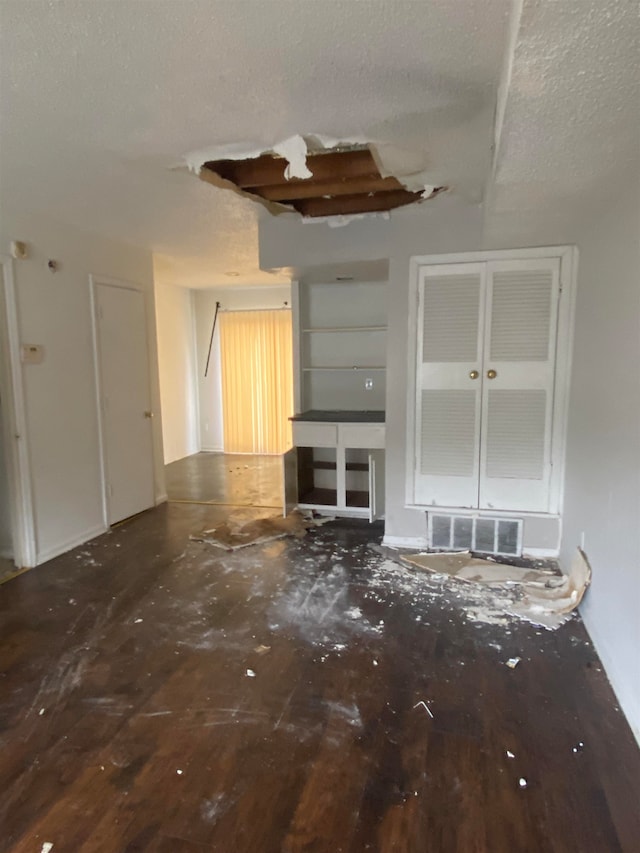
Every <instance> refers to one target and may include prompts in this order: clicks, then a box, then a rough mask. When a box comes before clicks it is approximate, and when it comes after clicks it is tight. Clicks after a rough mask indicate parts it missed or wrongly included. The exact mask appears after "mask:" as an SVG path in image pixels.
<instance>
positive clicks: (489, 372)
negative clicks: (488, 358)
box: [487, 370, 498, 379]
mask: <svg viewBox="0 0 640 853" xmlns="http://www.w3.org/2000/svg"><path fill="white" fill-rule="evenodd" d="M497 375H498V374H497V373H496V371H495V370H487V379H495V378H496V376H497Z"/></svg>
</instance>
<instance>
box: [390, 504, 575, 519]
mask: <svg viewBox="0 0 640 853" xmlns="http://www.w3.org/2000/svg"><path fill="white" fill-rule="evenodd" d="M406 508H407V509H415V510H418V511H419V512H425V513H435V514H436V515H438V513H440V514H442V515H470V516H477V517H478V518H548V519H550V520H556V521H559V520H560V515H559V514H558V513H555V512H521V511H519V510H511V509H473V508H471V509H470V508H469V507H459V506H435V505H434V504H428V505H418V504H410V505H409V506H407V507H406Z"/></svg>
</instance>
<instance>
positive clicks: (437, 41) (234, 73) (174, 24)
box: [0, 0, 509, 286]
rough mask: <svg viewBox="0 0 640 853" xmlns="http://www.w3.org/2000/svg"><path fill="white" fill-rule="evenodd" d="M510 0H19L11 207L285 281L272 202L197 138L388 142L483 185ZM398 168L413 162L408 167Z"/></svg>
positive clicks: (450, 181)
mask: <svg viewBox="0 0 640 853" xmlns="http://www.w3.org/2000/svg"><path fill="white" fill-rule="evenodd" d="M508 8H509V2H508V0H455V2H451V0H428V2H425V0H360V2H357V3H354V2H353V0H331V3H329V4H328V3H322V2H318V3H311V2H300V0H269V3H265V2H264V0H242V2H239V1H238V0H164V2H138V0H118V2H110V0H92V1H91V2H83V0H65V2H59V3H58V2H56V3H51V2H48V0H29V2H28V3H25V2H22V0H3V2H2V3H0V16H1V20H0V40H1V41H0V74H1V78H2V87H1V90H0V114H1V116H2V151H1V156H0V181H1V185H0V189H1V191H2V204H3V205H7V206H9V205H16V206H18V207H20V208H22V209H27V210H30V209H34V210H37V211H39V212H41V213H44V214H49V215H51V216H54V217H56V218H58V219H61V220H62V221H66V222H69V223H71V224H75V225H77V226H79V227H82V228H85V229H90V230H95V231H98V232H100V233H103V234H105V235H107V236H110V237H112V238H114V239H121V240H127V241H129V242H132V243H135V244H138V245H143V246H149V247H150V248H152V249H153V250H154V252H156V253H158V254H159V255H161V256H162V258H163V259H164V260H163V263H162V266H163V267H165V268H166V269H170V270H171V273H170V274H171V275H172V276H175V278H176V281H178V282H179V283H183V284H190V285H192V286H207V285H213V284H216V283H218V282H222V281H224V282H226V281H227V278H226V277H225V275H224V274H225V272H226V271H228V270H236V271H239V272H240V273H241V275H240V276H239V277H238V279H237V280H238V282H244V283H257V282H259V281H268V282H269V283H273V277H272V276H266V275H265V274H264V273H260V272H259V271H258V269H257V248H256V247H257V227H258V222H259V219H260V217H261V216H262V215H266V214H264V213H263V212H262V211H259V210H257V209H256V207H255V205H253V204H252V203H251V202H249V201H246V200H244V199H240V198H237V197H234V196H233V194H231V193H225V192H223V191H222V190H220V191H217V190H214V189H212V188H211V187H210V186H207V185H205V184H203V183H202V182H199V181H194V180H193V177H192V176H191V175H189V173H188V171H187V170H186V169H182V170H181V169H176V168H175V167H176V166H177V165H178V164H180V163H181V162H182V163H183V162H184V156H185V154H186V153H187V152H193V151H198V150H202V149H205V148H208V147H216V146H228V145H231V144H233V143H235V142H238V141H243V140H249V141H251V142H252V144H253V145H254V146H255V149H257V150H265V149H271V148H273V146H274V145H277V144H278V143H279V142H280V141H282V140H286V139H288V138H290V137H292V136H295V135H296V134H300V135H303V136H305V137H308V136H309V135H313V134H317V133H320V134H322V138H323V139H326V140H331V139H334V140H340V139H345V138H348V139H361V140H368V139H376V140H379V141H380V142H381V143H384V145H385V147H386V148H387V149H388V152H389V156H392V155H393V156H395V153H394V152H400V154H399V155H398V156H399V157H400V159H401V160H405V159H406V156H407V155H406V152H407V151H409V152H411V156H412V157H413V158H414V162H413V163H412V164H411V171H416V169H418V170H426V174H425V175H424V176H423V178H422V179H421V182H420V184H421V188H422V185H424V184H430V185H433V186H440V185H442V184H447V185H451V186H455V187H456V191H457V192H458V193H460V194H461V195H463V196H465V197H467V196H468V197H469V198H474V199H477V198H479V197H480V195H481V193H482V187H483V183H484V178H485V173H486V168H487V163H488V160H489V156H490V148H491V141H492V132H493V104H494V100H495V90H496V87H497V84H498V78H499V72H500V67H501V62H502V41H503V33H504V30H505V26H506V16H507V12H508ZM394 171H397V170H395V169H394Z"/></svg>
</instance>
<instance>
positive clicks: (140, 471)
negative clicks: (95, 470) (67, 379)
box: [91, 278, 155, 525]
mask: <svg viewBox="0 0 640 853" xmlns="http://www.w3.org/2000/svg"><path fill="white" fill-rule="evenodd" d="M91 283H92V292H93V306H94V333H95V354H96V380H97V388H98V407H99V423H100V439H101V446H102V469H103V470H102V473H103V484H104V513H105V523H106V524H107V525H112V524H115V523H116V522H118V521H122V519H124V518H129V517H130V516H132V515H136V514H137V513H139V512H142V511H143V510H145V509H149V508H150V507H152V506H153V505H154V503H155V500H154V456H153V433H152V428H151V418H152V417H153V412H152V410H151V391H150V374H149V355H148V347H147V322H146V312H145V297H144V293H143V292H142V291H141V290H139V289H137V288H136V287H134V286H133V285H126V284H122V283H118V282H111V281H104V280H100V279H95V278H92V280H91Z"/></svg>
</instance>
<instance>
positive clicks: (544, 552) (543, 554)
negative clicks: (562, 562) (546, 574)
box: [522, 547, 560, 560]
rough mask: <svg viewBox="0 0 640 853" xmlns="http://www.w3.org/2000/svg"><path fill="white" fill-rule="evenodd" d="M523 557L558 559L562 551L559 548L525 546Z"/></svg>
mask: <svg viewBox="0 0 640 853" xmlns="http://www.w3.org/2000/svg"><path fill="white" fill-rule="evenodd" d="M522 556H523V557H530V558H531V559H532V560H557V559H558V557H559V556H560V552H559V551H558V549H557V548H524V547H523V549H522Z"/></svg>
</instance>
